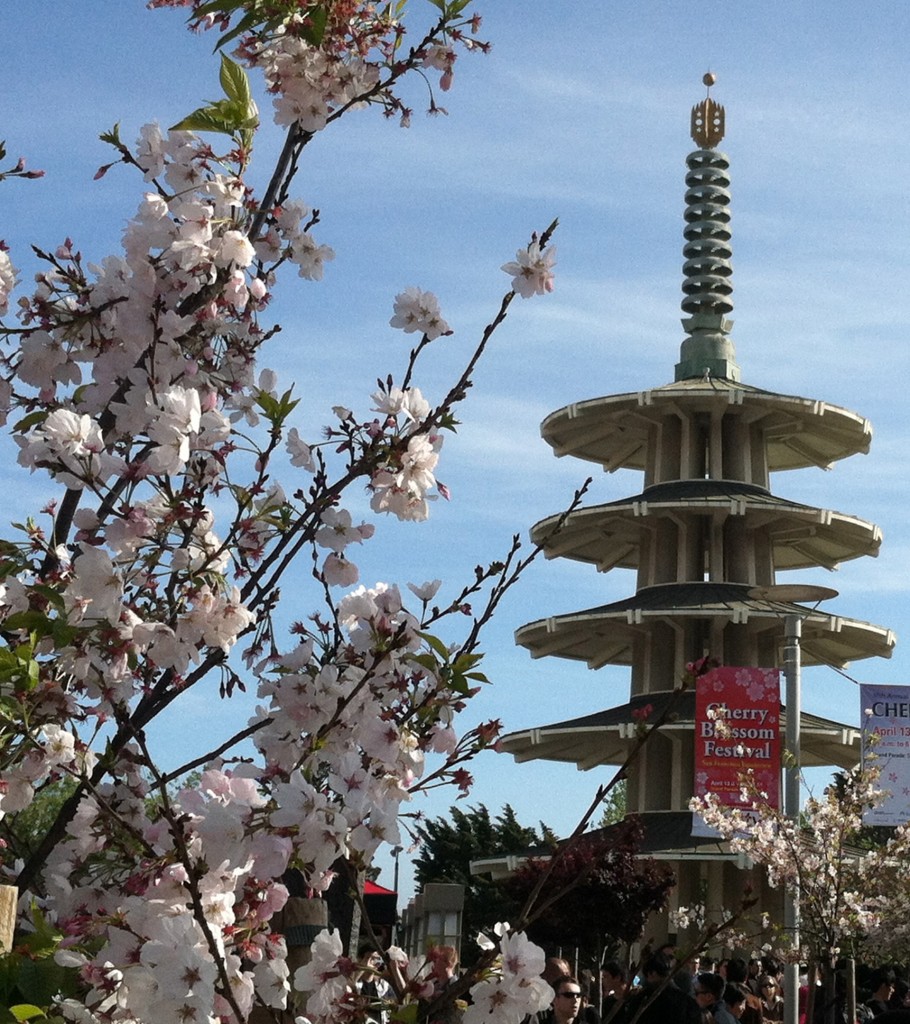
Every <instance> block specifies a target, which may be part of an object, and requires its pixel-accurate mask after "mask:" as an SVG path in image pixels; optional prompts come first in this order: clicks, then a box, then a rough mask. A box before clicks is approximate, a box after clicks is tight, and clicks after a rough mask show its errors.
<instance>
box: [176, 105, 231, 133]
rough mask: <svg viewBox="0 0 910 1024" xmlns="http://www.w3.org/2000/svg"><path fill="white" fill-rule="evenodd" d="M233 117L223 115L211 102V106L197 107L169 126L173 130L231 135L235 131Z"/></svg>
mask: <svg viewBox="0 0 910 1024" xmlns="http://www.w3.org/2000/svg"><path fill="white" fill-rule="evenodd" d="M235 128H236V126H235V124H234V121H233V119H231V118H227V117H225V116H224V115H223V114H222V113H220V112H219V111H218V110H217V106H216V105H215V104H213V105H212V106H211V107H199V109H198V110H194V111H193V112H192V114H188V115H187V116H186V117H185V118H184V119H183V120H182V121H178V122H177V123H176V124H175V125H172V126H171V131H175V132H218V133H219V134H220V135H233V134H234V131H235Z"/></svg>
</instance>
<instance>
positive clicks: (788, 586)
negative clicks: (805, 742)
mask: <svg viewBox="0 0 910 1024" xmlns="http://www.w3.org/2000/svg"><path fill="white" fill-rule="evenodd" d="M749 597H752V598H756V599H758V600H761V601H780V602H786V603H788V604H792V603H794V602H797V601H812V602H814V603H815V606H817V605H818V604H819V603H820V602H822V601H827V600H829V599H830V598H832V597H837V591H836V590H832V589H831V588H830V587H814V586H810V585H808V584H805V585H804V584H799V583H781V584H776V585H774V586H770V587H754V588H753V589H752V590H750V591H749ZM814 610H815V608H814V607H813V608H810V609H808V610H807V611H805V612H802V613H799V612H788V613H787V614H786V615H785V616H784V652H783V653H784V683H785V691H784V692H785V697H784V700H785V703H786V708H787V729H786V734H785V743H786V745H787V754H788V756H789V761H788V763H787V767H786V772H785V775H784V814H786V815H787V817H788V818H790V819H791V820H792V821H793V822H794V823H796V822H798V821H799V784H800V772H801V767H802V765H801V757H800V742H801V740H800V719H801V717H802V685H801V684H802V681H801V670H802V654H801V649H800V645H801V643H802V632H803V619H804V618H805V617H806V616H807V615H811V614H812V612H813V611H814ZM799 896H800V893H799V882H798V881H797V882H796V884H795V885H794V886H793V887H792V888H791V889H790V890H788V891H787V892H786V893H785V894H784V930H785V931H786V932H787V934H788V935H789V936H790V937H791V941H792V943H793V949H794V950H795V951H796V952H799ZM798 1022H799V961H798V960H797V961H796V962H790V963H788V964H787V965H786V967H785V968H784V1024H798Z"/></svg>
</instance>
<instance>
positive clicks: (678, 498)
mask: <svg viewBox="0 0 910 1024" xmlns="http://www.w3.org/2000/svg"><path fill="white" fill-rule="evenodd" d="M705 485H707V486H705ZM680 511H685V512H695V513H697V514H701V515H708V516H713V517H718V516H720V517H726V516H746V517H749V520H750V522H751V523H753V524H754V523H755V522H757V521H758V522H760V523H761V525H762V528H763V529H765V530H767V532H768V534H769V536H770V539H771V544H772V548H773V556H774V565H775V568H777V569H781V570H786V569H804V568H814V567H816V566H823V567H825V568H826V569H834V568H836V567H837V566H838V565H839V564H840V563H841V562H844V561H848V560H850V559H853V558H860V557H863V556H871V557H876V556H877V555H878V552H879V548H880V547H881V543H882V533H881V530H880V529H879V528H878V527H877V526H876V525H875V524H873V523H869V522H867V521H866V520H863V519H860V518H858V517H857V516H850V515H845V514H843V513H841V512H835V511H833V510H830V509H821V508H815V507H813V506H811V505H804V504H801V503H799V502H794V501H788V500H786V499H784V498H777V497H774V496H773V495H771V494H769V493H767V492H766V491H764V490H763V489H762V488H758V487H750V486H749V485H743V484H739V483H737V482H736V481H714V480H706V481H701V480H699V481H678V482H676V483H667V484H661V485H659V486H657V487H649V488H647V489H646V490H645V491H643V492H642V493H641V494H638V495H635V496H633V497H631V498H624V499H621V500H619V501H612V502H608V503H605V504H601V505H592V506H586V507H584V508H579V509H576V510H575V511H574V512H572V513H570V514H569V515H568V516H566V517H563V516H560V515H556V516H549V517H548V518H546V519H543V520H541V521H540V522H539V523H537V524H535V526H534V527H532V529H531V539H532V540H533V541H534V543H536V544H542V545H543V547H544V553H545V555H546V557H547V558H556V557H564V558H572V559H575V560H577V561H581V562H589V563H591V564H593V565H596V566H597V568H598V569H599V570H600V571H601V572H606V571H608V570H610V569H612V568H623V569H637V568H638V565H639V559H640V555H641V532H642V523H643V520H646V519H647V518H648V517H652V518H656V517H660V516H661V515H670V516H673V515H676V514H678V513H679V512H680ZM554 531H556V532H555V533H554ZM551 534H552V537H550V535H551Z"/></svg>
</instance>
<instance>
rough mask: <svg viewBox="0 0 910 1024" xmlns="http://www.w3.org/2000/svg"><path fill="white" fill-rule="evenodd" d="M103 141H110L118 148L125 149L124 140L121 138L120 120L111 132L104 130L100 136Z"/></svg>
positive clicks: (109, 143)
mask: <svg viewBox="0 0 910 1024" xmlns="http://www.w3.org/2000/svg"><path fill="white" fill-rule="evenodd" d="M98 138H99V139H101V141H102V142H106V143H108V145H110V146H114V147H115V148H117V149H123V140H122V139H121V138H120V122H119V121H118V122H117V123H116V124H115V125H114V127H113V128H111V130H110V131H109V132H102V133H101V134H100V135H99V136H98Z"/></svg>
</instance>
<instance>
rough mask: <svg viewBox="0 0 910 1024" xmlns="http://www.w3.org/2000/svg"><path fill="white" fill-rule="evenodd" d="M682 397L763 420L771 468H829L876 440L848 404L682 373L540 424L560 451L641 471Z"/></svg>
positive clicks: (590, 401)
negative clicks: (654, 431)
mask: <svg viewBox="0 0 910 1024" xmlns="http://www.w3.org/2000/svg"><path fill="white" fill-rule="evenodd" d="M678 403H685V405H686V406H687V407H688V408H689V409H693V408H694V409H696V410H697V409H699V408H701V407H703V408H704V409H705V410H706V411H707V410H710V409H712V408H716V407H717V405H718V404H719V403H720V404H728V405H738V406H743V407H744V408H745V409H746V410H747V412H748V413H749V414H750V416H751V417H753V418H760V419H762V420H763V421H764V429H765V436H766V439H767V442H768V469H769V470H770V471H772V472H773V471H777V470H784V469H801V468H804V467H808V466H820V467H828V466H830V465H831V464H832V463H834V462H837V461H839V460H840V459H844V458H847V457H849V456H851V455H856V454H858V453H861V452H862V453H865V452H868V450H869V446H870V444H871V442H872V426H871V424H870V423H869V420H868V419H866V418H865V417H863V416H860V415H859V414H858V413H855V412H851V411H850V410H849V409H844V408H842V407H840V406H836V405H831V404H829V403H827V402H821V401H818V400H817V399H812V398H802V397H800V396H798V395H784V394H778V393H776V392H772V391H764V390H762V389H761V388H756V387H752V386H750V385H747V384H743V383H741V382H739V381H733V380H729V379H725V378H712V379H709V380H702V379H688V380H681V381H676V382H674V383H672V384H665V385H662V386H661V387H656V388H651V389H649V390H646V391H636V392H627V393H625V394H619V395H606V396H603V397H601V398H592V399H588V400H587V401H583V402H575V403H572V404H571V405H567V406H564V407H563V408H562V409H558V410H556V411H555V412H553V413H551V414H550V415H549V416H547V418H546V419H545V420H544V421H543V423H542V424H541V428H540V431H541V435H542V436H543V438H544V440H545V441H546V442H547V443H548V444H549V445H551V446H552V448H553V449H554V451H555V452H556V454H557V455H559V456H564V455H572V456H574V457H576V458H580V459H585V460H587V461H589V462H595V463H597V464H599V465H601V466H603V467H604V469H605V470H608V471H613V470H615V469H637V470H643V469H645V466H646V451H647V442H648V435H649V431H650V427H651V425H652V424H653V423H654V422H655V420H656V419H659V418H660V417H662V416H665V415H666V414H667V411H668V408H670V407H672V406H673V405H674V404H678Z"/></svg>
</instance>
